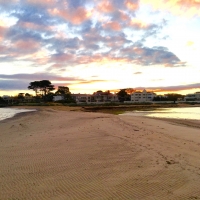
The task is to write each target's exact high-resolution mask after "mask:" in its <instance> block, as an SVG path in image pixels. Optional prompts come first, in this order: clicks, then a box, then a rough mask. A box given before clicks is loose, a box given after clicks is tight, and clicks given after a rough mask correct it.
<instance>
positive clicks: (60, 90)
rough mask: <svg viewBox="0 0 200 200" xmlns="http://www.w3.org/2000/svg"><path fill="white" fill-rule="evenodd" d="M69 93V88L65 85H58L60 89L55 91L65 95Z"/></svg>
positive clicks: (57, 93)
mask: <svg viewBox="0 0 200 200" xmlns="http://www.w3.org/2000/svg"><path fill="white" fill-rule="evenodd" d="M69 93H70V91H69V88H68V87H65V86H58V90H57V91H56V92H55V94H56V95H65V94H69Z"/></svg>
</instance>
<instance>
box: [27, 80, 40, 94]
mask: <svg viewBox="0 0 200 200" xmlns="http://www.w3.org/2000/svg"><path fill="white" fill-rule="evenodd" d="M28 89H29V90H33V91H35V96H37V94H38V92H39V91H40V81H34V82H30V83H29V86H28Z"/></svg>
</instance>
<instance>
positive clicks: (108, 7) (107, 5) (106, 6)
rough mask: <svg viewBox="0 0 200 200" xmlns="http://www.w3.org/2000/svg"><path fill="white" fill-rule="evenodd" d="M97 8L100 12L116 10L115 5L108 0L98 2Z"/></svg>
mask: <svg viewBox="0 0 200 200" xmlns="http://www.w3.org/2000/svg"><path fill="white" fill-rule="evenodd" d="M97 8H98V10H99V11H100V12H105V13H109V12H113V11H114V10H115V8H114V6H113V5H112V4H111V2H110V1H108V0H102V1H101V3H99V4H98V6H97Z"/></svg>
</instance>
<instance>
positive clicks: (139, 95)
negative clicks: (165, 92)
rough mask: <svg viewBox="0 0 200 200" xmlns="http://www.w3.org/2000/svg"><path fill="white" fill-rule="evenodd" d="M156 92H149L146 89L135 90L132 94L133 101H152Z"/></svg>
mask: <svg viewBox="0 0 200 200" xmlns="http://www.w3.org/2000/svg"><path fill="white" fill-rule="evenodd" d="M154 97H156V94H155V93H153V92H147V91H146V90H143V91H142V92H140V91H135V92H133V93H132V94H131V101H132V102H150V101H153V99H154Z"/></svg>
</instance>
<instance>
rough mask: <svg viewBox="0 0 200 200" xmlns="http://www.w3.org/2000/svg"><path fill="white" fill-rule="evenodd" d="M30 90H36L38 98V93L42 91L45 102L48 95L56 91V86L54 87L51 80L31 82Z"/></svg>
mask: <svg viewBox="0 0 200 200" xmlns="http://www.w3.org/2000/svg"><path fill="white" fill-rule="evenodd" d="M28 89H31V90H34V91H35V94H36V96H37V95H38V92H39V91H40V92H41V93H42V97H43V99H44V100H45V98H46V95H47V94H48V93H49V92H51V91H53V90H55V88H54V85H52V84H51V82H50V81H49V80H42V81H34V82H30V85H29V86H28Z"/></svg>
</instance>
